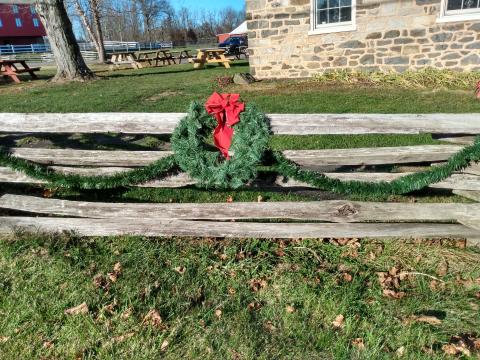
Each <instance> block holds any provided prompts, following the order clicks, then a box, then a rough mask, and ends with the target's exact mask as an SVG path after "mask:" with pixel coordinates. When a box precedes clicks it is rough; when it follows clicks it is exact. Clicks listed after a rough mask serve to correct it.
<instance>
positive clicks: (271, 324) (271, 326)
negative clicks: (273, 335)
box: [263, 320, 277, 332]
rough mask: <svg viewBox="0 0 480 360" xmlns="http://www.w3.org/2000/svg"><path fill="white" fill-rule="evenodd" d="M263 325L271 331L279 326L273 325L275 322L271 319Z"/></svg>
mask: <svg viewBox="0 0 480 360" xmlns="http://www.w3.org/2000/svg"><path fill="white" fill-rule="evenodd" d="M263 327H264V328H265V329H266V330H268V331H270V332H273V331H275V330H277V328H276V327H275V326H274V325H273V323H272V322H271V321H270V320H269V321H267V322H266V323H264V324H263Z"/></svg>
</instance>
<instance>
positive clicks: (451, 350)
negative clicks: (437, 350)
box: [442, 344, 471, 356]
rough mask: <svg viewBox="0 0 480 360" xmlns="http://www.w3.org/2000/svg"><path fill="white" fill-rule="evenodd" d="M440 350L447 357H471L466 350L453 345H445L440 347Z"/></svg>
mask: <svg viewBox="0 0 480 360" xmlns="http://www.w3.org/2000/svg"><path fill="white" fill-rule="evenodd" d="M442 350H443V352H444V353H445V354H447V355H460V354H463V355H465V356H470V355H471V353H470V351H469V350H468V349H466V348H464V347H462V346H457V345H454V344H445V345H443V346H442Z"/></svg>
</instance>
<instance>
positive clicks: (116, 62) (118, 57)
mask: <svg viewBox="0 0 480 360" xmlns="http://www.w3.org/2000/svg"><path fill="white" fill-rule="evenodd" d="M110 63H111V66H110V69H113V67H114V66H115V67H117V68H118V67H119V66H120V65H124V64H128V65H130V66H131V67H132V68H134V69H141V68H142V67H143V66H142V64H141V62H140V61H138V57H137V54H136V52H135V51H124V52H116V53H113V54H112V57H111V58H110Z"/></svg>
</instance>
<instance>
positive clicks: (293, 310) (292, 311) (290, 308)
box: [285, 305, 295, 314]
mask: <svg viewBox="0 0 480 360" xmlns="http://www.w3.org/2000/svg"><path fill="white" fill-rule="evenodd" d="M285 310H286V311H287V313H289V314H291V313H294V312H295V308H294V307H293V306H291V305H287V307H286V308H285Z"/></svg>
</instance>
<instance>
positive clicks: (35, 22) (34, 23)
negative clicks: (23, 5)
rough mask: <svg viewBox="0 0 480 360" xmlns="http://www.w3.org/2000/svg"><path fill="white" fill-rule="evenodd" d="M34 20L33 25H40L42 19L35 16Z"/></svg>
mask: <svg viewBox="0 0 480 360" xmlns="http://www.w3.org/2000/svg"><path fill="white" fill-rule="evenodd" d="M32 22H33V27H36V28H38V27H40V20H38V19H37V18H33V19H32Z"/></svg>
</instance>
